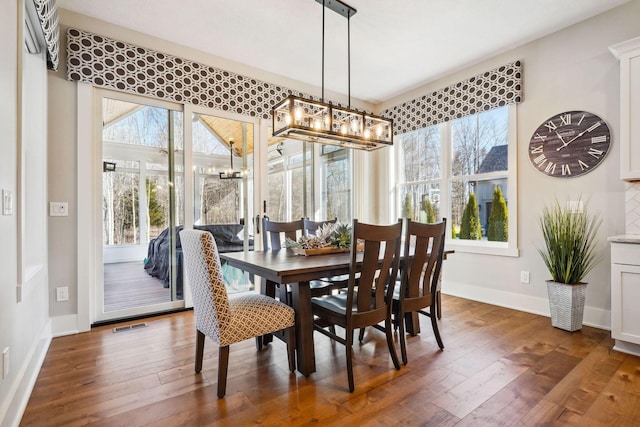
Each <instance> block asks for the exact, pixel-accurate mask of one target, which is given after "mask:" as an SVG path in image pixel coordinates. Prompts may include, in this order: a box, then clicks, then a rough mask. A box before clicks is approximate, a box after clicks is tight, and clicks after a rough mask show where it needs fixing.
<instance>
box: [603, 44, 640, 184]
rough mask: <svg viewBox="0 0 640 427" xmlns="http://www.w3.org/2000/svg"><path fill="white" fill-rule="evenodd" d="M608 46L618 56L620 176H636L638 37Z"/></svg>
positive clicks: (639, 151) (639, 174)
mask: <svg viewBox="0 0 640 427" xmlns="http://www.w3.org/2000/svg"><path fill="white" fill-rule="evenodd" d="M609 50H610V51H611V53H613V55H614V56H615V57H616V58H618V59H619V60H620V178H622V179H624V180H628V181H635V180H640V120H638V117H640V37H637V38H635V39H631V40H627V41H625V42H622V43H618V44H615V45H613V46H609Z"/></svg>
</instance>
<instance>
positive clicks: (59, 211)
mask: <svg viewBox="0 0 640 427" xmlns="http://www.w3.org/2000/svg"><path fill="white" fill-rule="evenodd" d="M49 216H69V203H67V202H51V203H49Z"/></svg>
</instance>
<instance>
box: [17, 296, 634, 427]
mask: <svg viewBox="0 0 640 427" xmlns="http://www.w3.org/2000/svg"><path fill="white" fill-rule="evenodd" d="M443 312H444V316H443V319H442V320H441V321H440V325H441V330H440V331H441V334H442V337H443V340H444V344H445V349H444V351H439V350H438V347H437V344H436V341H435V338H434V337H433V333H432V332H431V327H430V324H429V321H428V319H425V318H424V317H423V316H420V317H421V328H422V333H421V334H420V335H419V336H416V337H409V338H408V340H407V345H408V356H409V363H408V364H407V365H406V366H403V367H402V368H401V369H400V370H399V371H396V370H394V369H393V364H392V363H391V360H390V358H389V356H388V351H387V348H386V341H385V339H384V334H382V333H380V332H379V331H376V330H368V331H367V334H366V335H365V340H364V343H363V344H362V345H358V344H356V345H355V346H354V375H355V381H356V390H355V392H354V393H349V392H348V385H347V375H346V367H345V356H344V347H343V346H342V345H339V344H333V343H331V342H330V341H329V339H328V338H326V337H324V336H322V335H320V334H316V335H315V342H316V360H317V372H316V373H314V374H312V375H311V376H310V377H307V378H305V377H304V376H302V375H300V374H290V373H289V371H288V369H287V357H286V347H285V345H284V343H282V342H280V341H279V340H275V341H274V343H272V344H271V345H269V346H267V347H266V348H265V349H263V350H262V351H260V352H257V351H256V349H255V344H254V341H253V340H247V341H244V342H242V343H238V344H234V345H232V346H231V355H230V360H229V378H228V383H227V395H226V397H225V398H224V399H217V397H216V378H217V354H218V349H217V346H216V345H215V344H213V343H212V342H211V341H210V340H209V339H207V342H206V344H205V360H204V367H203V370H202V372H201V373H200V374H197V375H196V374H194V370H193V368H194V366H193V362H194V359H193V358H194V352H195V331H194V323H193V313H192V312H184V313H178V314H171V315H166V316H162V317H154V318H149V319H147V320H146V322H147V323H148V327H146V328H139V329H134V330H129V331H125V332H119V333H113V332H112V328H113V327H115V326H118V325H111V326H108V327H107V326H102V327H98V328H95V329H93V330H92V331H90V332H87V333H83V334H79V335H75V336H66V337H60V338H55V339H54V340H53V342H52V344H51V347H50V349H49V353H48V355H47V357H46V360H45V362H44V366H43V368H42V371H41V373H40V376H39V377H38V380H37V383H36V385H35V388H34V390H33V393H32V396H31V399H30V401H29V404H28V406H27V409H26V411H25V414H24V417H23V420H22V423H21V425H24V426H75V425H86V424H91V425H97V426H141V425H149V426H163V427H165V426H196V425H198V426H202V425H232V426H243V425H249V424H263V425H308V424H318V425H350V426H360V425H371V426H393V425H403V426H409V425H425V426H452V425H456V426H479V425H487V426H546V425H579V426H638V425H640V358H638V357H634V356H630V355H626V354H623V353H619V352H616V351H612V350H611V347H612V345H613V341H612V340H611V338H610V333H609V332H608V331H603V330H599V329H595V328H590V327H583V329H582V330H581V331H579V332H574V333H569V332H564V331H561V330H558V329H555V328H553V327H551V322H550V320H549V319H548V318H546V317H541V316H536V315H533V314H528V313H523V312H519V311H515V310H509V309H506V308H501V307H496V306H492V305H488V304H483V303H479V302H475V301H469V300H465V299H461V298H455V297H451V296H447V295H443ZM370 329H371V328H370ZM398 347H399V346H398Z"/></svg>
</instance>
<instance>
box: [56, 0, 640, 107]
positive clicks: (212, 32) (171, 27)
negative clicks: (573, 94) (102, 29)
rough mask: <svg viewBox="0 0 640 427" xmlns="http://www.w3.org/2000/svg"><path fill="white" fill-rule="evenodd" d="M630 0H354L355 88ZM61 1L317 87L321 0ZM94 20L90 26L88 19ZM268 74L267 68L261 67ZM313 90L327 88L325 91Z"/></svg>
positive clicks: (507, 43) (482, 52) (392, 87)
mask: <svg viewBox="0 0 640 427" xmlns="http://www.w3.org/2000/svg"><path fill="white" fill-rule="evenodd" d="M628 1H629V0H482V1H479V0H429V1H426V0H395V1H391V0H346V3H348V4H349V5H350V6H352V7H353V8H355V9H356V10H357V13H356V14H355V16H353V17H352V18H351V20H350V27H351V96H352V97H353V98H357V99H361V100H363V101H367V102H371V103H374V104H375V103H378V102H381V101H385V100H388V99H389V98H392V97H394V96H396V95H400V94H402V93H404V92H407V91H409V90H411V89H414V88H416V87H418V86H421V85H423V84H426V83H429V82H431V81H434V80H436V79H438V78H441V77H443V76H446V75H447V74H449V73H452V72H455V71H458V70H461V69H464V68H466V67H468V66H470V65H473V64H475V63H478V62H480V61H482V60H484V59H485V58H487V57H491V56H494V55H496V54H498V53H501V52H504V51H507V50H510V49H513V48H515V47H517V46H520V45H523V44H525V43H527V42H530V41H532V40H535V39H537V38H540V37H542V36H544V35H546V34H550V33H552V32H555V31H558V30H560V29H562V28H565V27H567V26H570V25H572V24H575V23H577V22H580V21H582V20H585V19H587V18H590V17H592V16H595V15H597V14H599V13H602V12H604V11H606V10H608V9H611V8H614V7H616V6H619V5H621V4H623V3H626V2H628ZM57 4H58V7H60V8H63V9H68V10H72V11H75V12H78V13H81V14H84V15H88V16H91V17H94V18H98V19H101V20H104V21H107V22H110V23H113V24H116V25H119V26H122V27H126V28H130V29H133V30H136V31H139V32H142V33H145V34H149V35H152V36H155V37H158V38H160V39H164V40H169V41H171V42H174V43H178V44H181V45H185V46H189V47H192V48H195V49H198V50H201V51H204V52H207V53H210V54H213V55H215V56H219V57H222V58H226V59H229V60H232V61H235V62H238V63H241V64H247V65H249V66H251V67H255V68H258V69H261V70H265V71H267V72H270V73H274V74H278V75H281V76H285V77H287V78H291V79H295V80H298V81H301V82H304V83H307V84H311V85H314V86H317V87H320V86H321V85H322V9H323V8H322V6H321V4H319V3H317V2H316V1H315V0H188V1H182V2H178V1H175V0H109V1H104V0H58V2H57ZM325 19H326V20H325V34H326V35H325V45H326V47H325V83H324V86H325V89H326V90H327V91H333V92H337V93H339V94H344V96H345V99H336V100H335V101H336V102H345V101H347V98H346V95H347V93H348V87H349V83H348V78H347V75H348V73H347V71H348V63H347V58H348V53H347V45H348V43H347V19H346V18H344V17H343V16H341V15H338V14H337V13H335V12H333V11H331V10H329V9H327V10H326V18H325ZM89 30H90V29H89ZM256 77H258V78H260V77H261V76H256ZM312 95H318V96H320V95H321V93H320V90H318V93H312Z"/></svg>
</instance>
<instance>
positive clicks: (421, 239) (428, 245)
mask: <svg viewBox="0 0 640 427" xmlns="http://www.w3.org/2000/svg"><path fill="white" fill-rule="evenodd" d="M446 229H447V220H446V218H443V219H442V221H441V222H438V223H435V224H422V223H419V222H414V221H411V220H410V219H407V223H406V227H405V246H404V254H408V253H411V252H412V253H413V257H412V258H410V259H407V258H406V256H405V263H404V265H403V268H402V273H401V276H402V277H401V280H400V286H399V287H396V289H395V291H394V294H393V304H392V312H393V317H394V323H396V324H397V325H398V327H399V329H400V350H401V353H402V363H404V364H405V365H406V364H407V346H406V337H405V323H404V322H405V317H406V316H408V315H411V313H413V312H418V313H420V314H423V315H425V316H428V317H429V318H430V319H431V327H432V328H433V334H434V335H435V337H436V341H437V342H438V347H440V349H441V350H442V349H444V344H443V343H442V338H441V337H440V331H439V330H438V321H437V319H436V312H437V304H438V295H437V294H438V293H439V291H440V271H441V269H442V261H443V259H444V241H445V233H446ZM426 308H429V310H428V311H427V310H425V309H426Z"/></svg>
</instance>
